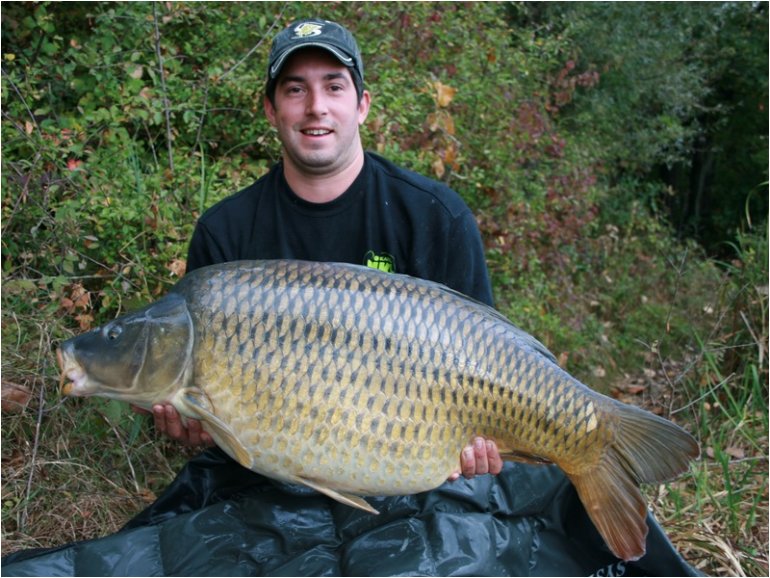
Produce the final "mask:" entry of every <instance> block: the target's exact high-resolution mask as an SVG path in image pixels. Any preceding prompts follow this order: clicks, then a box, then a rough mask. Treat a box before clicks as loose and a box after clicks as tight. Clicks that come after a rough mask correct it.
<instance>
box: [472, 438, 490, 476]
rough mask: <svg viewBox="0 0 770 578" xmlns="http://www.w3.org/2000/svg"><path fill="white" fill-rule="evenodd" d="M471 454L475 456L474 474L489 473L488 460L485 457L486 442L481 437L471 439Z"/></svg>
mask: <svg viewBox="0 0 770 578" xmlns="http://www.w3.org/2000/svg"><path fill="white" fill-rule="evenodd" d="M473 455H474V457H475V458H476V475H481V474H488V473H489V460H488V459H487V442H486V440H485V439H484V438H482V437H477V438H476V439H475V440H473Z"/></svg>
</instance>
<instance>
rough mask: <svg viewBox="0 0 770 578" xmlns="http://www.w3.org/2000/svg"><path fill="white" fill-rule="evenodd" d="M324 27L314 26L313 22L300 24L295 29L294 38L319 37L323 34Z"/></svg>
mask: <svg viewBox="0 0 770 578" xmlns="http://www.w3.org/2000/svg"><path fill="white" fill-rule="evenodd" d="M322 29H323V26H321V25H320V24H313V23H312V22H305V23H304V24H300V25H299V26H297V27H296V28H295V29H294V38H308V37H309V36H318V35H320V34H321V30H322Z"/></svg>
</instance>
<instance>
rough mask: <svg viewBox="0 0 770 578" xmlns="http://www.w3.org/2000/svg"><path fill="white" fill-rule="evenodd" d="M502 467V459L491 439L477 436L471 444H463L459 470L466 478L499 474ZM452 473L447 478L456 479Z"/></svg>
mask: <svg viewBox="0 0 770 578" xmlns="http://www.w3.org/2000/svg"><path fill="white" fill-rule="evenodd" d="M502 469H503V459H502V458H501V457H500V450H499V449H498V448H497V444H496V443H495V442H494V441H492V440H485V439H484V438H482V437H477V438H475V439H474V440H473V444H471V445H468V446H465V448H463V451H462V453H461V454H460V472H461V473H462V475H463V476H465V477H466V478H472V477H473V476H478V475H481V474H494V475H497V474H499V473H500V472H501V471H502ZM457 477H458V476H457V475H452V476H451V477H450V478H449V480H450V481H452V480H455V479H457Z"/></svg>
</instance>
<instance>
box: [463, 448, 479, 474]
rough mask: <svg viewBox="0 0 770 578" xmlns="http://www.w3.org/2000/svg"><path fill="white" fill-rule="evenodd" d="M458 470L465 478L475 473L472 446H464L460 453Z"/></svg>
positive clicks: (474, 458) (474, 457)
mask: <svg viewBox="0 0 770 578" xmlns="http://www.w3.org/2000/svg"><path fill="white" fill-rule="evenodd" d="M460 471H461V472H462V474H463V476H465V477H466V478H472V477H473V476H475V475H476V456H475V454H474V451H473V446H465V448H464V449H463V451H462V453H461V454H460Z"/></svg>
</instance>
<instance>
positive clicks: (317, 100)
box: [305, 90, 327, 116]
mask: <svg viewBox="0 0 770 578" xmlns="http://www.w3.org/2000/svg"><path fill="white" fill-rule="evenodd" d="M305 108H306V110H305V112H306V113H307V114H309V115H317V116H323V115H324V114H326V112H327V106H326V97H325V95H324V94H323V92H322V91H320V90H311V91H309V92H308V95H307V101H306V107H305Z"/></svg>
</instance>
